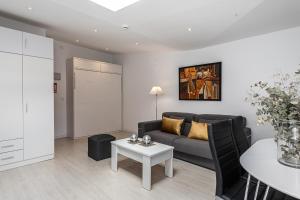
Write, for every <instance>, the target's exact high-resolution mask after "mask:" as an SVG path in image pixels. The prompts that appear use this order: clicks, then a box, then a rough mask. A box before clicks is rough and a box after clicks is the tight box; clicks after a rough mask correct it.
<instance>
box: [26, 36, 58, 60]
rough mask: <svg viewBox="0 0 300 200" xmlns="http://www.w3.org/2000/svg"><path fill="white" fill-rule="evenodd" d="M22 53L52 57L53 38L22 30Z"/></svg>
mask: <svg viewBox="0 0 300 200" xmlns="http://www.w3.org/2000/svg"><path fill="white" fill-rule="evenodd" d="M23 54H24V55H27V56H35V57H40V58H50V59H53V39H51V38H46V37H43V36H39V35H34V34H31V33H24V32H23Z"/></svg>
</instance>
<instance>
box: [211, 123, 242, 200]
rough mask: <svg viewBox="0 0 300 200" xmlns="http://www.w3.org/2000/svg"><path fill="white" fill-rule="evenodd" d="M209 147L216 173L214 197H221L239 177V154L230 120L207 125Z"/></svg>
mask: <svg viewBox="0 0 300 200" xmlns="http://www.w3.org/2000/svg"><path fill="white" fill-rule="evenodd" d="M208 129H209V130H208V134H209V145H210V149H211V152H212V157H213V160H214V164H215V171H216V179H217V186H216V195H217V196H221V195H222V194H223V192H225V191H226V189H227V188H230V187H231V186H232V185H233V184H234V183H236V181H238V180H239V178H240V176H241V171H240V163H239V154H238V149H237V147H236V144H235V140H234V138H233V133H232V120H224V121H219V122H215V123H212V124H209V126H208Z"/></svg>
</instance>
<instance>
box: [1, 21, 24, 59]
mask: <svg viewBox="0 0 300 200" xmlns="http://www.w3.org/2000/svg"><path fill="white" fill-rule="evenodd" d="M0 51H3V52H10V53H17V54H22V32H21V31H16V30H13V29H9V28H5V27H2V26H0Z"/></svg>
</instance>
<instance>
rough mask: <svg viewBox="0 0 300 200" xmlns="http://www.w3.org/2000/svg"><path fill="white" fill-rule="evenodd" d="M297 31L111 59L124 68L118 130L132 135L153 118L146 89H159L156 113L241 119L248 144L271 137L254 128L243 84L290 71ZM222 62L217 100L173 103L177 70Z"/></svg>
mask: <svg viewBox="0 0 300 200" xmlns="http://www.w3.org/2000/svg"><path fill="white" fill-rule="evenodd" d="M299 36H300V27H298V28H294V29H289V30H284V31H280V32H274V33H270V34H266V35H262V36H257V37H252V38H247V39H243V40H239V41H234V42H230V43H225V44H221V45H216V46H212V47H208V48H204V49H199V50H193V51H182V52H173V53H156V54H132V55H124V56H116V57H115V61H116V62H118V63H122V64H123V66H124V76H123V92H124V97H123V98H124V100H123V101H124V102H123V120H124V121H123V123H124V125H123V126H124V130H127V131H133V132H137V123H138V122H139V121H145V120H152V119H155V99H154V97H153V96H150V95H149V94H148V93H149V90H150V88H151V87H152V86H153V85H160V86H162V88H163V90H164V91H165V95H163V96H161V97H159V114H161V113H162V112H165V111H182V112H192V113H217V114H233V115H243V116H245V117H247V120H248V126H249V127H251V128H252V131H253V140H254V141H256V140H258V139H260V138H264V137H271V136H272V135H273V131H272V128H271V127H268V126H264V127H262V126H260V127H257V126H256V116H255V109H254V108H253V107H250V106H249V104H248V103H247V102H245V101H244V99H245V97H246V96H247V90H248V89H249V85H250V84H251V83H253V82H255V81H258V80H266V81H269V80H272V75H273V74H274V73H276V72H279V71H289V72H292V71H295V70H296V69H297V68H298V67H299V63H300V54H299V52H300V37H299ZM217 61H222V63H223V66H222V76H223V80H222V81H223V82H222V84H223V85H222V99H223V100H222V101H221V102H202V101H179V100H178V68H179V67H183V66H189V65H193V64H201V63H210V62H217Z"/></svg>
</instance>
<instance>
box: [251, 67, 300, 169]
mask: <svg viewBox="0 0 300 200" xmlns="http://www.w3.org/2000/svg"><path fill="white" fill-rule="evenodd" d="M246 100H247V101H248V102H250V104H251V105H252V106H254V107H256V109H257V110H256V115H257V123H258V125H261V124H267V123H268V124H271V125H272V126H273V127H274V130H275V141H277V143H278V151H279V152H278V160H279V161H280V162H281V163H283V164H287V165H289V166H293V167H300V132H299V130H300V69H299V70H298V71H296V72H295V73H294V74H283V73H278V74H275V75H274V81H273V82H272V83H268V82H264V81H258V82H256V83H254V84H253V85H251V86H250V90H249V94H248V97H247V98H246Z"/></svg>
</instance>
